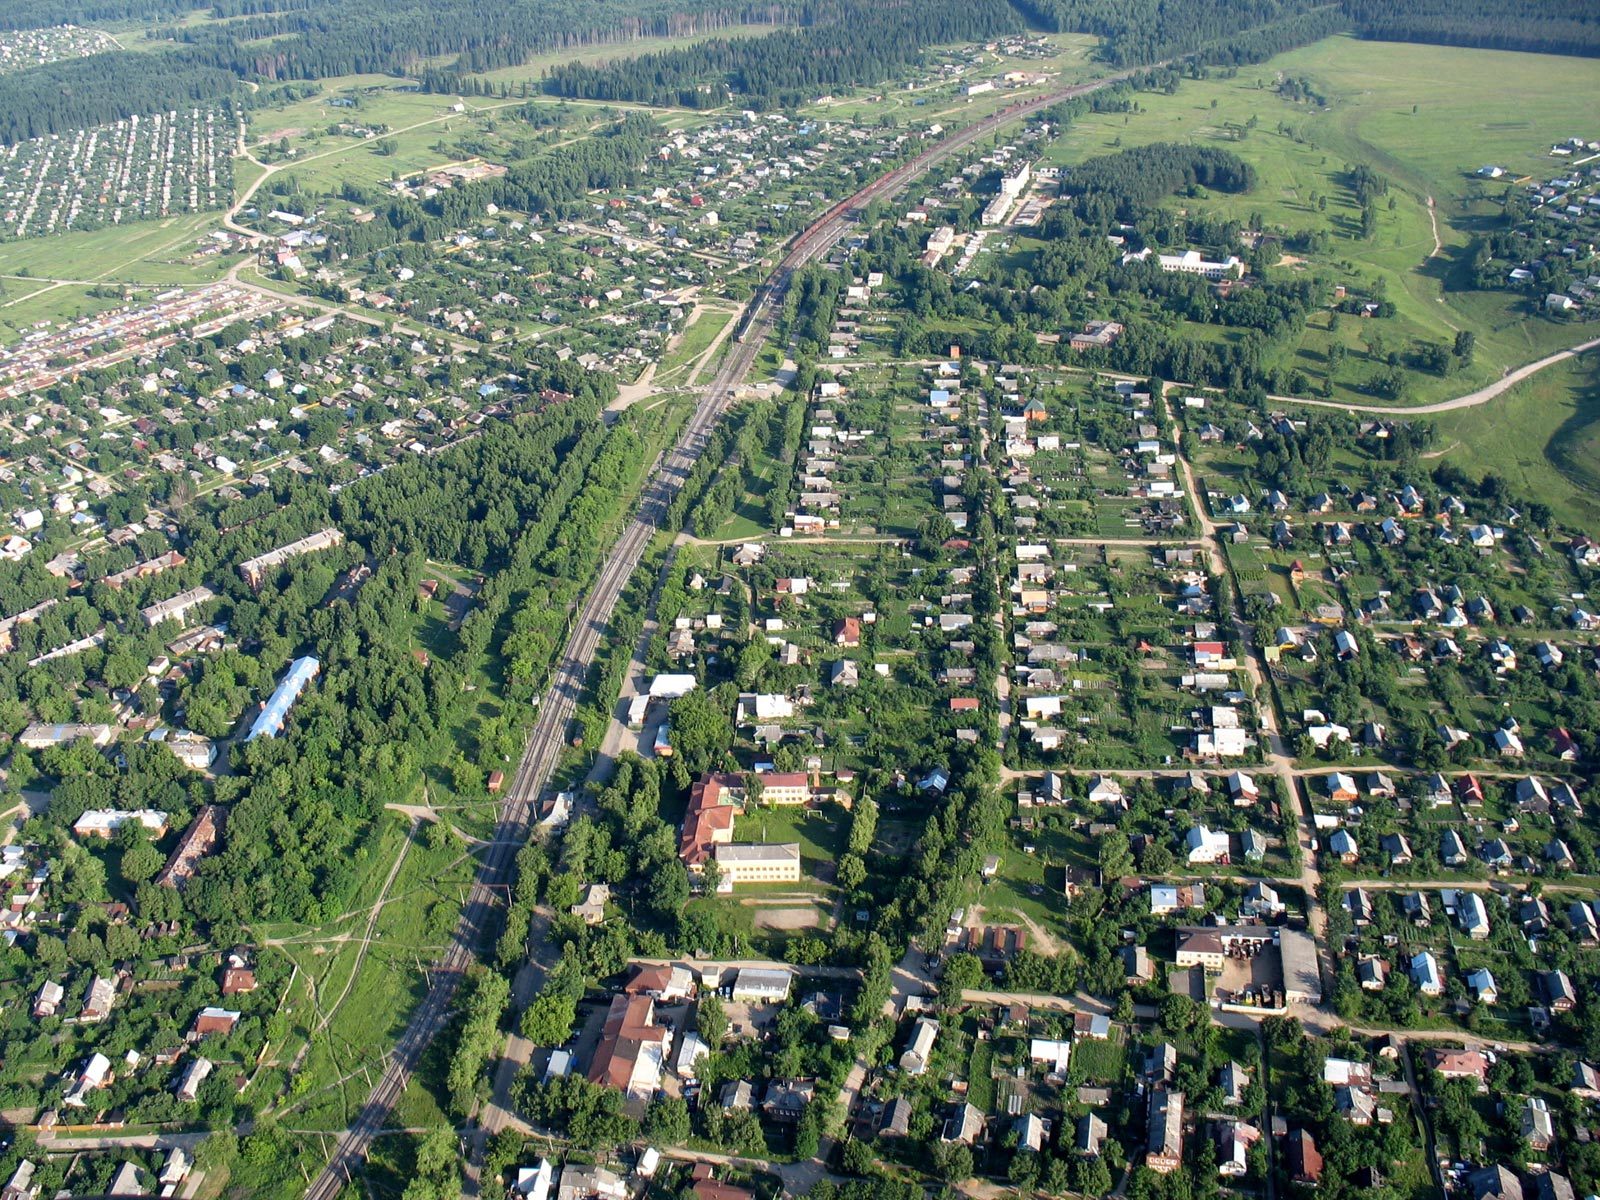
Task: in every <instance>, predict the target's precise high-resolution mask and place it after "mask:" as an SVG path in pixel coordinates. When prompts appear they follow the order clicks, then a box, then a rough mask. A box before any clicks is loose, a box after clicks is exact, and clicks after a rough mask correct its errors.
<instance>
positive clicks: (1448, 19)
mask: <svg viewBox="0 0 1600 1200" xmlns="http://www.w3.org/2000/svg"><path fill="white" fill-rule="evenodd" d="M1343 7H1344V10H1345V12H1346V13H1348V14H1349V16H1350V19H1351V21H1352V22H1353V23H1354V25H1355V29H1356V32H1357V33H1359V34H1360V35H1361V36H1362V37H1368V38H1376V39H1381V40H1385V41H1396V42H1433V43H1437V44H1440V45H1445V46H1481V47H1483V48H1484V49H1488V50H1527V51H1533V52H1536V53H1541V54H1582V55H1591V56H1592V55H1597V54H1600V10H1597V9H1596V8H1595V6H1594V5H1593V4H1592V3H1590V2H1589V0H1521V2H1520V3H1512V4H1511V6H1510V7H1506V6H1505V5H1502V4H1490V3H1488V2H1487V0H1401V2H1399V3H1396V2H1395V0H1343Z"/></svg>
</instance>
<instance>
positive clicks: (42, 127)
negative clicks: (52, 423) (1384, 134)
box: [0, 0, 1600, 144]
mask: <svg viewBox="0 0 1600 1200" xmlns="http://www.w3.org/2000/svg"><path fill="white" fill-rule="evenodd" d="M188 7H189V6H188V4H186V3H185V2H184V0H93V2H91V3H90V4H89V5H88V6H87V7H85V6H83V5H77V4H70V3H67V2H66V0H24V2H23V3H21V4H17V5H9V6H7V8H6V11H5V12H4V13H3V14H0V28H31V27H36V26H41V25H47V24H53V23H58V22H60V21H64V20H72V21H76V22H80V23H82V22H88V21H127V20H141V21H146V20H147V21H150V22H151V23H152V25H153V29H152V32H153V33H154V35H155V36H157V37H163V38H167V39H170V41H171V42H172V48H171V49H169V50H166V51H165V52H163V53H157V54H138V53H128V52H120V51H118V52H112V53H110V54H105V55H97V56H95V57H94V58H92V59H77V60H67V61H63V62H57V63H50V64H47V65H44V66H40V67H35V68H32V69H30V70H26V71H17V72H12V73H9V74H6V75H4V76H0V144H10V143H13V142H16V141H19V140H22V139H25V138H28V137H36V136H41V135H47V134H52V133H61V132H65V131H67V130H70V129H74V128H81V127H84V126H88V125H96V124H102V123H105V122H108V121H114V120H118V119H120V118H122V117H126V116H129V115H132V114H134V113H147V112H155V111H160V110H164V109H169V108H172V107H175V106H178V105H181V104H187V103H194V102H200V101H209V100H216V99H220V98H222V97H225V96H228V95H231V94H232V93H233V92H234V90H235V88H236V87H237V83H238V80H239V79H241V78H242V79H259V80H269V81H272V80H280V81H281V80H311V79H322V78H329V77H332V76H338V75H349V74H356V73H372V74H388V75H394V76H400V77H404V76H407V75H411V76H412V77H415V78H418V79H420V80H421V82H422V85H423V86H424V87H426V88H427V89H429V90H433V91H444V92H461V91H467V92H471V91H473V90H475V88H476V87H477V86H478V84H477V81H476V80H475V79H473V78H471V77H472V75H473V73H475V72H482V71H488V70H494V69H497V68H502V67H508V66H515V65H519V64H521V63H524V62H526V61H527V60H528V59H529V58H530V57H532V56H533V55H535V54H541V53H549V52H552V51H554V52H560V51H564V50H575V49H577V48H579V47H583V46H589V45H596V44H606V43H611V42H624V41H629V40H634V39H637V38H644V37H686V36H703V35H706V34H713V33H718V32H719V31H723V30H732V29H735V28H739V27H744V26H768V27H773V26H785V27H787V28H782V29H780V30H779V31H778V32H775V33H769V34H766V35H765V36H760V35H753V36H719V37H713V38H711V39H709V40H707V41H705V42H702V43H700V44H697V45H694V46H686V47H683V48H682V49H677V50H670V51H664V52H661V53H655V54H648V55H643V56H640V57H638V58H634V59H627V60H623V61H619V62H614V63H609V64H607V63H597V64H580V63H569V64H567V65H565V66H561V67H557V68H555V69H554V70H552V71H551V72H550V73H549V74H548V76H547V77H546V79H545V80H544V83H543V86H544V88H545V90H546V91H548V92H550V93H552V94H555V95H559V96H570V97H574V98H585V99H597V100H616V101H628V102H633V103H646V104H661V105H675V106H681V107H692V108H702V109H704V108H716V107H720V106H721V105H723V104H726V103H727V102H728V100H729V98H730V94H731V95H735V96H738V97H740V98H741V100H742V102H743V103H745V104H746V105H749V106H753V107H758V108H774V107H783V106H793V105H795V104H797V103H800V102H802V101H804V100H806V99H808V98H810V97H813V96H814V95H815V94H817V93H819V92H824V91H828V90H830V89H840V88H844V87H848V86H858V85H863V84H871V83H876V82H878V81H879V80H882V79H885V78H887V77H889V76H890V75H892V74H894V73H895V72H897V71H899V70H901V69H903V68H904V67H905V66H906V65H907V64H908V63H910V62H912V61H914V60H915V59H916V57H917V56H918V55H919V54H920V53H921V51H922V50H923V49H924V48H926V47H927V46H930V45H936V44H944V43H953V42H963V41H983V40H985V39H988V38H991V37H994V36H996V35H998V34H1002V33H1007V32H1012V31H1014V30H1016V29H1017V28H1019V27H1020V26H1021V23H1022V22H1021V18H1022V17H1026V18H1027V20H1028V21H1029V23H1031V24H1035V25H1042V26H1044V27H1045V28H1049V29H1055V30H1060V31H1073V32H1079V33H1089V34H1094V35H1095V36H1097V37H1100V38H1102V39H1103V44H1102V46H1101V48H1100V51H1099V53H1100V56H1101V57H1102V58H1103V59H1105V60H1106V61H1107V62H1110V63H1112V64H1115V65H1118V66H1132V65H1149V64H1154V63H1159V62H1170V61H1174V60H1177V59H1184V58H1192V59H1194V60H1196V61H1198V62H1200V63H1204V64H1208V65H1218V66H1235V65H1239V64H1242V63H1247V62H1259V61H1261V60H1263V59H1266V58H1269V57H1271V56H1272V55H1274V54H1277V53H1280V52H1282V51H1285V50H1289V49H1292V48H1294V47H1296V46H1301V45H1306V44H1308V43H1311V42H1314V41H1318V40H1320V39H1321V38H1324V37H1327V36H1329V35H1331V34H1334V33H1338V32H1341V31H1344V30H1350V29H1353V30H1354V31H1355V32H1357V33H1358V34H1360V35H1361V36H1363V37H1370V38H1380V39H1390V40H1402V41H1421V42H1440V43H1444V44H1447V45H1459V46H1484V47H1489V48H1494V49H1511V50H1531V51H1542V52H1548V53H1559V54H1596V53H1600V18H1597V15H1596V13H1595V11H1594V8H1593V6H1592V5H1589V4H1585V3H1584V2H1583V0H1550V2H1548V3H1539V4H1532V3H1527V2H1526V0H1525V2H1524V3H1523V4H1522V5H1521V6H1517V7H1513V8H1511V9H1505V8H1502V7H1498V6H1496V7H1494V8H1491V7H1490V6H1489V5H1488V4H1487V3H1485V2H1484V0H1472V3H1469V4H1467V5H1465V6H1463V5H1457V4H1454V3H1451V2H1450V0H1400V2H1399V3H1389V2H1387V0H1385V2H1383V3H1379V2H1378V0H1342V2H1341V3H1340V4H1318V3H1315V2H1314V0H1198V2H1196V3H1193V4H1184V5H1174V4H1165V3H1162V2H1161V0H1133V2H1132V3H1123V2H1122V0H976V2H975V3H971V4H960V3H955V2H954V0H932V2H931V3H924V4H911V3H905V2H902V3H898V4H869V3H865V2H864V0H805V2H801V3H767V4H762V3H748V4H737V3H726V2H723V3H718V2H717V0H647V2H646V3H643V4H642V5H641V4H637V3H628V4H626V5H624V4H623V3H622V0H602V2H601V3H599V4H578V3H576V2H575V0H516V2H514V3H511V4H499V5H492V4H488V3H485V0H439V2H438V3H422V2H420V0H393V2H392V3H388V4H380V5H370V4H360V3H356V2H355V0H325V2H322V3H313V0H290V2H289V3H286V4H279V3H273V4H271V5H267V4H265V3H263V2H262V0H219V2H218V3H217V4H216V5H215V6H214V8H213V15H214V16H215V17H217V18H219V20H218V21H217V22H215V23H203V24H197V25H175V24H173V25H162V24H161V22H162V21H163V20H165V19H168V18H171V17H173V16H176V15H178V14H179V13H180V12H183V11H185V10H187V9H188ZM624 9H625V10H626V11H623V10H624ZM254 99H256V100H259V99H260V97H255V98H254Z"/></svg>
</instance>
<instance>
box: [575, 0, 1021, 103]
mask: <svg viewBox="0 0 1600 1200" xmlns="http://www.w3.org/2000/svg"><path fill="white" fill-rule="evenodd" d="M1018 28H1019V22H1018V20H1017V14H1016V12H1015V11H1014V10H1013V9H1012V8H1011V6H1010V5H1009V4H1007V3H1005V2H1004V0H976V2H974V3H959V2H956V0H932V2H928V3H920V4H908V3H900V4H895V5H885V4H864V3H856V2H854V0H852V2H850V3H845V4H842V5H840V6H839V8H838V10H837V11H836V12H834V13H832V14H830V16H829V18H828V19H827V20H826V21H824V22H819V23H817V24H813V25H811V26H809V27H806V28H802V29H799V30H794V31H783V32H779V33H773V34H768V35H767V36H765V37H759V38H715V39H713V40H711V41H708V42H703V43H701V44H699V45H696V46H689V47H685V48H684V49H681V50H670V51H666V52H664V53H661V54H647V55H643V56H641V57H639V58H635V59H629V60H625V61H621V62H616V63H611V64H608V65H588V64H582V63H569V64H568V65H566V66H564V67H558V68H556V69H555V70H554V71H552V72H551V73H550V75H549V77H548V78H547V79H546V81H545V90H546V91H548V92H551V93H553V94H555V95H558V96H568V97H573V98H584V99H591V100H625V101H632V102H635V103H645V104H670V105H678V106H682V107H690V108H716V107H719V106H721V105H723V104H725V103H727V102H728V99H729V93H730V92H731V93H732V94H733V95H735V96H737V97H738V98H739V101H740V103H742V104H744V105H746V106H748V107H756V108H775V107H776V108H781V107H793V106H795V105H797V104H801V103H804V102H805V101H806V100H808V99H814V98H815V97H816V96H817V95H818V94H819V93H822V92H826V91H829V90H830V89H835V88H841V87H845V86H849V85H857V84H869V83H876V82H877V81H879V80H881V79H885V78H887V77H888V76H890V75H892V74H894V73H895V72H896V71H898V70H900V69H901V68H903V67H904V66H905V65H906V64H908V63H910V62H912V61H914V60H915V59H916V57H917V56H918V55H919V54H920V53H921V51H922V49H923V47H925V46H929V45H935V44H940V43H947V42H967V41H983V40H985V39H987V38H992V37H995V36H998V35H1000V34H1004V33H1010V32H1013V31H1015V30H1016V29H1018Z"/></svg>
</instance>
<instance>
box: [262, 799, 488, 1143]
mask: <svg viewBox="0 0 1600 1200" xmlns="http://www.w3.org/2000/svg"><path fill="white" fill-rule="evenodd" d="M404 830H405V827H404V825H402V824H401V823H400V822H398V821H389V822H387V824H386V826H385V829H384V831H383V835H382V838H381V840H380V842H379V845H378V848H377V851H376V852H375V853H373V854H372V856H371V858H370V864H371V865H370V868H369V870H368V873H367V877H366V879H365V881H364V883H363V887H362V889H361V893H360V900H359V901H358V905H357V907H356V908H355V909H353V910H352V911H351V912H350V913H349V914H346V915H345V917H344V918H342V919H340V920H337V921H334V922H330V923H329V924H327V925H325V926H324V927H323V928H322V929H320V930H318V931H316V932H315V933H313V934H310V935H309V936H307V937H306V938H305V940H304V941H301V940H298V939H296V940H294V941H288V942H285V944H284V945H283V946H282V949H283V951H284V952H285V953H287V954H289V955H291V957H293V958H294V960H295V962H296V963H298V964H299V966H300V969H301V972H302V974H303V976H305V977H306V978H307V979H309V980H310V981H311V982H312V983H314V985H315V997H316V998H315V1004H314V1005H312V1004H309V1003H306V1002H304V1001H301V1002H299V1003H297V1004H295V1005H294V1008H293V1010H292V1025H293V1028H294V1030H295V1034H294V1035H293V1036H292V1037H291V1041H290V1045H289V1048H288V1053H290V1054H292V1053H294V1052H295V1050H296V1048H297V1046H296V1041H297V1040H298V1042H300V1043H303V1042H304V1041H305V1040H306V1039H307V1038H309V1040H310V1051H309V1053H308V1054H307V1055H306V1057H305V1060H304V1062H303V1063H302V1064H301V1067H300V1069H299V1071H298V1072H297V1077H296V1080H295V1086H294V1087H293V1089H292V1095H293V1097H294V1099H293V1101H292V1108H293V1112H292V1115H291V1116H290V1117H289V1118H288V1119H290V1120H292V1121H294V1122H295V1123H296V1124H297V1125H300V1126H301V1127H310V1128H317V1129H330V1130H336V1129H340V1128H343V1127H344V1126H345V1125H346V1124H348V1122H349V1120H350V1118H351V1117H352V1116H353V1115H354V1113H355V1110H356V1108H357V1107H359V1105H360V1104H361V1103H362V1102H363V1101H364V1100H365V1099H366V1095H367V1091H368V1087H367V1076H366V1072H368V1071H371V1070H374V1069H375V1067H376V1064H378V1063H379V1062H380V1061H381V1060H382V1057H383V1055H384V1054H385V1053H386V1052H387V1051H388V1049H389V1048H390V1047H391V1046H392V1045H393V1044H394V1039H395V1037H396V1036H397V1035H398V1033H399V1031H400V1029H401V1028H402V1027H403V1025H404V1023H405V1020H406V1018H407V1016H408V1015H409V1012H410V1009H411V1006H412V1005H413V1004H414V1003H415V1002H417V1001H418V1000H420V999H421V998H422V995H423V993H424V992H425V991H426V980H425V976H424V974H423V972H424V970H425V969H426V967H427V966H428V965H430V964H431V963H432V962H433V960H434V959H435V958H436V957H437V955H438V953H439V951H440V950H441V949H442V948H443V946H444V944H445V942H446V941H447V939H448V937H449V934H450V931H451V930H452V929H453V928H454V926H455V920H456V913H457V911H458V909H459V907H460V896H461V893H462V892H463V891H464V890H465V888H466V886H467V885H468V883H469V882H470V879H471V873H472V870H473V860H472V858H471V857H470V855H468V854H467V853H466V849H465V848H464V847H462V846H460V845H452V846H447V847H445V848H444V849H442V850H438V851H433V850H429V849H428V847H427V845H426V843H425V841H424V840H423V838H422V837H421V835H420V834H419V836H418V838H417V839H416V841H414V842H413V843H412V845H411V847H410V849H409V850H408V851H407V852H406V859H405V862H404V863H403V864H402V866H401V868H400V871H399V873H398V874H397V875H396V876H395V879H394V882H393V884H392V885H391V886H390V888H389V892H388V894H387V897H386V898H385V903H384V907H383V909H382V911H381V912H380V913H379V915H378V919H377V922H376V924H375V925H374V928H373V939H372V941H371V943H370V944H369V945H368V946H367V948H366V952H365V955H364V956H363V955H362V949H361V947H362V939H363V936H364V934H365V932H366V927H367V919H368V914H369V913H370V911H371V906H372V905H373V904H374V903H376V902H377V901H378V899H379V896H380V894H381V892H382V888H383V884H384V881H385V880H386V879H387V877H388V874H389V870H390V868H391V867H392V866H393V864H394V861H395V856H396V855H397V854H398V853H399V852H400V849H401V846H402V845H403V843H404V840H405V832H404ZM339 938H343V939H344V940H334V939H339ZM352 972H354V973H355V978H354V981H353V982H352V981H351V974H352ZM347 986H348V989H349V990H348V991H346V987H347ZM335 1006H337V1007H335ZM330 1011H331V1012H332V1014H333V1015H332V1017H331V1018H329V1019H327V1023H326V1025H325V1026H324V1025H323V1024H322V1022H323V1020H324V1018H328V1014H329V1012H330ZM260 1099H262V1098H258V1102H259V1100H260ZM402 1111H403V1113H404V1114H405V1118H406V1123H408V1124H410V1123H419V1122H421V1121H423V1120H443V1119H444V1115H443V1112H442V1110H440V1108H439V1106H438V1103H437V1101H436V1100H435V1099H434V1098H433V1097H432V1095H431V1093H430V1092H428V1091H427V1090H425V1089H424V1088H419V1087H418V1086H417V1084H416V1083H413V1085H412V1087H411V1088H410V1089H408V1091H407V1093H406V1097H405V1099H404V1100H403V1101H402Z"/></svg>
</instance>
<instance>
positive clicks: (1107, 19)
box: [1018, 0, 1345, 66]
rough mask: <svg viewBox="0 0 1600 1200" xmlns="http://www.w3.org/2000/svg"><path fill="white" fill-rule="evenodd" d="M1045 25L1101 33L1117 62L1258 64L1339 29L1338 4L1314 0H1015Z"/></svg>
mask: <svg viewBox="0 0 1600 1200" xmlns="http://www.w3.org/2000/svg"><path fill="white" fill-rule="evenodd" d="M1018 7H1020V8H1022V9H1023V10H1024V11H1025V12H1027V13H1029V15H1030V16H1032V17H1033V19H1034V20H1035V21H1037V22H1039V23H1041V24H1043V25H1045V26H1046V27H1048V28H1052V29H1056V30H1061V31H1072V32H1075V33H1092V34H1094V35H1095V36H1097V37H1100V38H1103V39H1105V42H1104V45H1103V46H1102V47H1101V48H1100V53H1101V54H1102V56H1103V57H1104V58H1105V59H1106V60H1107V61H1109V62H1112V63H1115V64H1117V65H1118V66H1137V65H1140V64H1146V63H1155V62H1162V61H1166V60H1170V59H1174V58H1181V57H1186V56H1189V55H1198V56H1199V57H1200V58H1201V59H1203V60H1204V61H1206V62H1210V63H1216V64H1234V63H1245V62H1259V61H1261V60H1262V59H1264V58H1269V57H1271V56H1272V55H1274V54H1277V53H1279V52H1281V51H1283V50H1287V49H1290V48H1291V47H1294V46H1300V45H1305V44H1306V43H1308V42H1314V41H1317V40H1319V39H1321V38H1324V37H1327V36H1328V35H1329V34H1331V33H1335V32H1337V31H1338V30H1339V29H1341V28H1344V27H1345V21H1344V18H1343V16H1342V14H1341V13H1340V12H1339V11H1338V10H1337V8H1335V7H1333V6H1330V5H1319V4H1317V3H1315V2H1314V0H1196V2H1194V3H1189V4H1170V3H1164V2H1163V0H1018Z"/></svg>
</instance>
